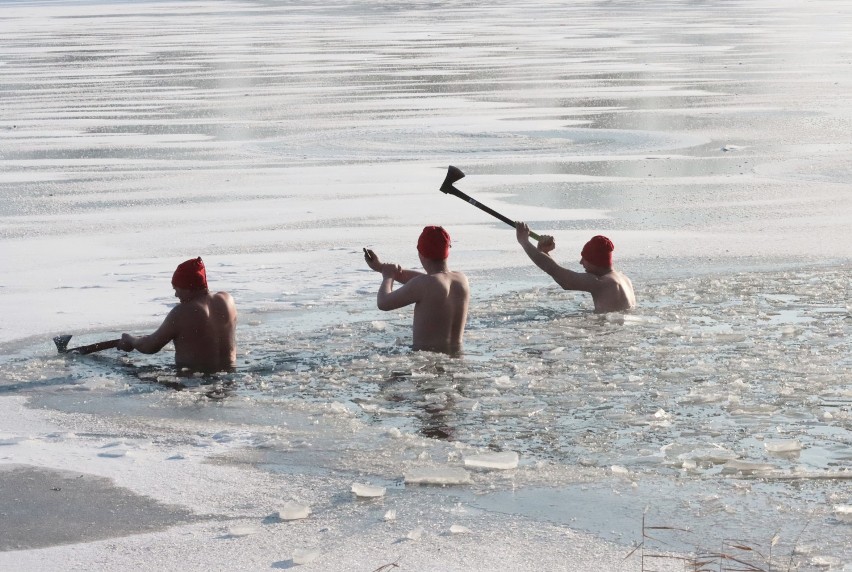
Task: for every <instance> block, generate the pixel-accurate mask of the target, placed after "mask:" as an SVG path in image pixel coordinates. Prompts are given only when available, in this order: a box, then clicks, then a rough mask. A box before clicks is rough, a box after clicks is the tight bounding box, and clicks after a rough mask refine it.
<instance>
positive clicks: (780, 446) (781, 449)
mask: <svg viewBox="0 0 852 572" xmlns="http://www.w3.org/2000/svg"><path fill="white" fill-rule="evenodd" d="M763 446H764V447H765V448H766V450H767V451H768V452H769V453H798V452H799V451H801V450H802V444H801V443H799V442H798V441H797V440H795V439H773V440H770V441H764V443H763Z"/></svg>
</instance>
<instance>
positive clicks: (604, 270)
mask: <svg viewBox="0 0 852 572" xmlns="http://www.w3.org/2000/svg"><path fill="white" fill-rule="evenodd" d="M515 233H516V236H517V239H518V242H519V243H520V245H521V246H522V247H523V248H524V252H526V253H527V256H529V257H530V260H532V261H533V262H534V263H535V265H536V266H538V267H539V268H541V269H542V270H544V271H545V272H547V273H548V274H549V275H550V276H551V277H552V278H553V279H554V280H555V281H556V283H557V284H559V285H560V286H562V288H563V289H564V290H580V291H583V292H588V293H590V294H591V295H592V300H593V301H594V303H595V312H596V313H598V314H605V313H607V312H623V311H625V310H629V309H631V308H633V307H634V306H636V296H635V295H634V293H633V283H632V282H630V278H628V277H627V276H625V275H624V274H622V273H621V272H618V271H617V270H613V269H612V251H613V250H615V246H613V244H612V241H611V240H610V239H608V238H607V237H605V236H601V235H598V236H595V237H593V238H592V239H591V240H590V241H589V242H587V243H586V245H585V246H584V247H583V251H582V253H581V254H580V256H581V257H582V258H580V264H582V265H583V268H585V269H586V272H585V273H581V272H574V271H572V270H568V269H567V268H563V267H562V266H559V265H558V264H557V263H556V262H555V261H554V260H553V259H552V258H551V257H550V254H549V252H551V251H552V250H553V249H555V248H556V241H555V240H554V239H553V237H552V236H547V235H544V236H542V237H541V239H539V241H538V246H534V245H533V244H532V243H531V242H530V227H528V226H527V225H526V223H523V222H518V223H516V226H515Z"/></svg>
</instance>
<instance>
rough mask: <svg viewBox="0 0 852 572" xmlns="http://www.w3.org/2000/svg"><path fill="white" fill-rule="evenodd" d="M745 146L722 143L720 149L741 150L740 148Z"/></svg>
mask: <svg viewBox="0 0 852 572" xmlns="http://www.w3.org/2000/svg"><path fill="white" fill-rule="evenodd" d="M744 148H745V147H743V146H741V145H722V147H721V149H720V151H739V150H740V149H744Z"/></svg>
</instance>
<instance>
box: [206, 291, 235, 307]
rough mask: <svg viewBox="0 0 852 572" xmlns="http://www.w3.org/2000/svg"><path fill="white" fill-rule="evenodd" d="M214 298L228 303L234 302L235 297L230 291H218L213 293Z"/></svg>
mask: <svg viewBox="0 0 852 572" xmlns="http://www.w3.org/2000/svg"><path fill="white" fill-rule="evenodd" d="M211 297H212V299H213V300H216V301H218V302H222V303H225V304H228V305H233V304H234V297H233V296H231V295H230V294H229V293H228V292H216V293H215V294H211Z"/></svg>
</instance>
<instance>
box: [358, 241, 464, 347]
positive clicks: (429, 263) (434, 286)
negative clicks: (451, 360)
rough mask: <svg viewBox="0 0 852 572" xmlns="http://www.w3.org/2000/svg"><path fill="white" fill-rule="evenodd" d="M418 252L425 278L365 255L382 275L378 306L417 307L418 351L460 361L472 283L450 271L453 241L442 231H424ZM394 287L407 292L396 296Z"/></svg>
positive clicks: (415, 314)
mask: <svg viewBox="0 0 852 572" xmlns="http://www.w3.org/2000/svg"><path fill="white" fill-rule="evenodd" d="M417 252H418V253H419V254H420V263H421V264H422V265H423V268H424V270H426V273H425V274H424V273H422V272H418V271H416V270H403V269H402V268H401V267H400V266H399V265H397V264H390V263H383V262H381V261H380V260H379V257H378V256H377V255H376V253H375V252H373V251H372V250H369V249H366V248H365V249H364V259H365V260H366V261H367V266H369V267H370V268H371V269H373V270H375V271H376V272H381V273H382V284H381V286H379V293H378V296H377V298H376V304H377V306H378V307H379V310H383V311H389V310H396V309H398V308H402V307H404V306H408V305H410V304H414V340H413V344H412V348H413V349H414V350H423V351H430V352H441V353H445V354H449V355H458V354H460V353H461V351H462V338H463V336H464V327H465V323H466V322H467V307H468V302H469V301H470V288H469V286H468V282H467V277H466V276H465V275H464V274H462V273H461V272H456V271H453V270H450V269H449V268H448V267H447V258H448V257H449V255H450V235H449V234H448V233H447V231H446V230H444V229H443V228H442V227H440V226H427V227H426V228H424V229H423V232H422V233H421V234H420V238H419V240H418V241H417ZM394 281H397V282H400V283H402V286H401V287H400V288H397V289H396V290H394V289H393V283H394Z"/></svg>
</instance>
